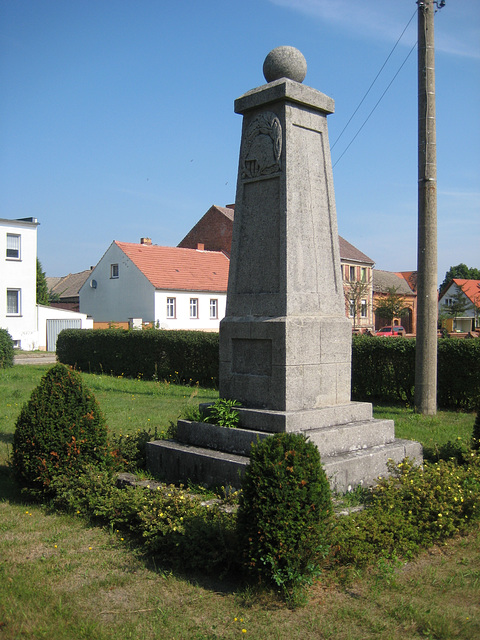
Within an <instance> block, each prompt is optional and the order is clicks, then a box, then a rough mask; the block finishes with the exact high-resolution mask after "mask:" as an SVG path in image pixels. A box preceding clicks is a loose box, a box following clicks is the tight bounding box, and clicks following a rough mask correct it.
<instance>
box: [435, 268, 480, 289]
mask: <svg viewBox="0 0 480 640" xmlns="http://www.w3.org/2000/svg"><path fill="white" fill-rule="evenodd" d="M454 278H460V279H462V280H480V269H476V268H475V267H467V265H466V264H463V262H461V263H460V264H457V265H456V266H455V267H450V269H449V270H448V271H447V272H446V274H445V278H444V279H443V282H442V284H441V285H440V293H441V294H442V293H443V292H444V291H445V289H446V288H447V286H448V285H449V283H450V282H451V281H452V280H453V279H454Z"/></svg>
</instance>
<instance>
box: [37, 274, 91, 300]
mask: <svg viewBox="0 0 480 640" xmlns="http://www.w3.org/2000/svg"><path fill="white" fill-rule="evenodd" d="M91 273H92V271H91V270H90V269H87V270H86V271H80V273H69V274H68V276H63V277H61V278H56V277H51V276H48V277H47V286H48V289H49V291H51V292H52V293H55V294H57V295H58V296H59V297H60V299H62V298H72V297H75V296H78V292H79V291H80V289H81V287H82V286H83V285H84V284H85V281H86V279H87V278H88V276H89V275H90V274H91Z"/></svg>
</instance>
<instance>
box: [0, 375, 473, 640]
mask: <svg viewBox="0 0 480 640" xmlns="http://www.w3.org/2000/svg"><path fill="white" fill-rule="evenodd" d="M47 369H48V366H44V365H32V366H30V365H22V366H15V367H14V368H13V369H7V370H0V398H1V400H0V447H1V448H0V558H1V561H0V639H1V640H4V639H5V640H7V639H9V640H10V639H11V640H13V639H15V640H16V639H21V638H26V639H28V640H37V639H41V638H49V639H54V640H77V639H84V638H85V639H87V638H88V639H92V640H93V639H95V640H104V639H105V640H109V639H114V638H115V639H119V638H120V639H121V640H124V639H128V638H132V639H135V640H137V639H138V640H140V639H141V640H150V639H151V640H154V639H155V640H156V639H159V638H161V639H165V640H173V639H175V640H177V639H178V640H182V639H185V640H201V639H202V640H207V639H208V640H213V639H230V638H240V637H246V638H255V639H256V640H269V639H283V638H285V639H288V640H293V639H299V640H300V639H307V638H308V639H310V638H312V639H313V638H315V639H317V638H318V639H322V638H335V639H340V640H341V639H349V638H351V639H362V640H363V639H369V638H378V639H382V640H387V639H390V638H391V639H395V640H396V639H398V638H400V639H402V638H404V639H411V638H436V639H439V638H440V639H443V638H444V639H450V638H462V639H466V640H469V639H472V640H473V639H476V638H479V637H480V598H479V596H478V594H479V593H480V534H479V533H478V532H475V533H473V534H471V535H470V536H468V537H465V538H458V539H454V540H451V541H449V542H448V543H447V544H445V545H442V546H437V547H434V548H432V549H431V550H429V551H427V552H424V553H422V554H421V555H420V556H419V557H418V558H417V559H416V560H415V561H413V562H408V563H399V564H398V566H393V565H391V564H386V563H378V565H377V566H375V567H373V568H371V569H369V570H365V571H362V572H357V571H356V570H355V568H354V567H352V568H350V570H349V571H348V579H346V578H343V577H342V575H341V574H339V573H338V572H336V573H332V574H329V573H326V574H325V575H324V576H323V579H322V580H321V581H320V582H319V583H317V584H316V585H314V587H313V588H312V590H311V594H310V596H311V597H310V602H309V604H308V606H307V607H305V608H303V609H297V610H294V611H292V610H290V609H288V608H287V607H286V606H285V605H284V604H282V603H281V602H280V601H277V600H276V599H275V598H274V597H273V596H271V595H268V594H261V593H260V594H258V593H253V592H252V591H251V590H250V589H244V588H242V587H241V586H240V585H239V583H229V582H222V581H213V580H208V579H206V578H205V577H204V576H201V575H192V574H189V575H188V576H182V575H178V574H171V573H165V572H164V571H162V568H161V567H157V566H154V565H152V564H151V563H150V561H148V560H147V559H146V558H145V557H143V556H142V555H141V554H140V553H139V552H138V550H137V549H135V548H130V547H129V545H128V543H127V542H126V541H125V540H122V539H121V538H120V537H119V534H117V533H116V532H115V531H109V530H102V529H100V528H95V527H90V526H89V525H88V523H86V522H85V521H84V520H83V519H82V518H81V517H80V516H78V517H74V516H67V515H62V514H58V513H49V512H48V510H46V509H45V508H44V507H42V506H41V505H33V504H31V503H27V502H24V501H23V499H22V497H21V495H20V494H19V493H18V491H17V489H16V487H15V486H14V484H13V483H12V482H11V480H10V478H9V476H8V473H7V469H6V467H5V465H6V460H7V457H8V455H9V443H10V442H11V439H12V436H13V430H14V425H15V420H16V417H17V415H18V413H19V411H20V408H21V406H22V404H23V403H24V402H25V401H26V400H27V399H28V397H29V394H30V392H31V390H32V389H33V388H34V387H35V386H36V385H37V384H38V382H39V380H40V378H41V376H42V375H43V374H44V373H45V371H46V370H47ZM84 378H85V382H86V384H87V385H88V386H89V387H90V388H91V389H92V391H93V392H94V394H95V396H96V397H97V400H98V401H99V403H100V406H101V407H102V409H103V410H104V412H105V414H106V416H107V420H108V423H109V426H110V428H111V429H112V430H115V431H118V432H121V433H129V432H130V433H131V432H134V431H135V430H137V429H138V428H150V427H152V428H155V427H157V428H158V429H159V430H160V431H161V430H163V429H165V428H166V427H167V426H168V424H169V421H171V420H172V421H175V420H176V419H177V417H178V415H179V414H180V413H181V412H182V409H183V407H185V405H186V404H187V403H189V402H190V403H195V404H196V403H198V402H201V401H208V400H212V399H215V398H216V397H218V394H217V393H216V392H215V391H212V390H201V389H199V390H193V391H194V392H196V395H194V396H193V397H191V396H192V390H191V389H188V388H184V387H178V386H176V385H173V384H166V383H156V382H146V381H141V380H125V379H118V378H110V377H105V376H95V375H85V376H84ZM375 415H376V417H382V418H383V417H385V418H394V419H395V422H396V433H397V436H399V437H405V438H415V439H418V440H420V441H421V442H422V443H424V444H425V445H427V446H433V443H434V442H438V444H442V443H444V442H445V441H446V440H448V439H454V438H455V437H457V436H463V437H466V438H468V437H470V435H471V431H472V427H473V422H474V418H473V415H472V414H470V415H468V414H467V415H465V414H456V413H447V412H441V413H439V414H438V415H437V416H436V417H432V418H430V417H422V416H417V415H415V414H414V413H413V412H411V411H409V410H404V409H400V408H392V407H379V408H377V409H376V410H375Z"/></svg>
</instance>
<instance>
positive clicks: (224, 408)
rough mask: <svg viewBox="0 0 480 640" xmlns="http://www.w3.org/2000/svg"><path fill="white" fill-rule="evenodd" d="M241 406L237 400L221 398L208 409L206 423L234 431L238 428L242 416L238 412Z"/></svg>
mask: <svg viewBox="0 0 480 640" xmlns="http://www.w3.org/2000/svg"><path fill="white" fill-rule="evenodd" d="M241 406H242V405H241V404H240V403H239V402H238V401H237V400H228V399H226V398H219V399H218V400H216V401H215V402H214V403H213V404H212V405H211V406H210V407H209V408H208V413H207V415H206V417H205V418H204V421H205V422H210V423H211V424H218V425H220V426H221V427H227V428H228V429H234V428H236V427H238V421H239V419H240V414H239V413H238V411H237V410H236V407H241Z"/></svg>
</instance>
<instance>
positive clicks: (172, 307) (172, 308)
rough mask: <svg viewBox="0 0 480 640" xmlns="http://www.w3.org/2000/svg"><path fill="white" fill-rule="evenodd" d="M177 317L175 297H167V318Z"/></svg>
mask: <svg viewBox="0 0 480 640" xmlns="http://www.w3.org/2000/svg"><path fill="white" fill-rule="evenodd" d="M176 317H177V300H176V298H167V318H168V319H170V320H172V319H175V318H176Z"/></svg>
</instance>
